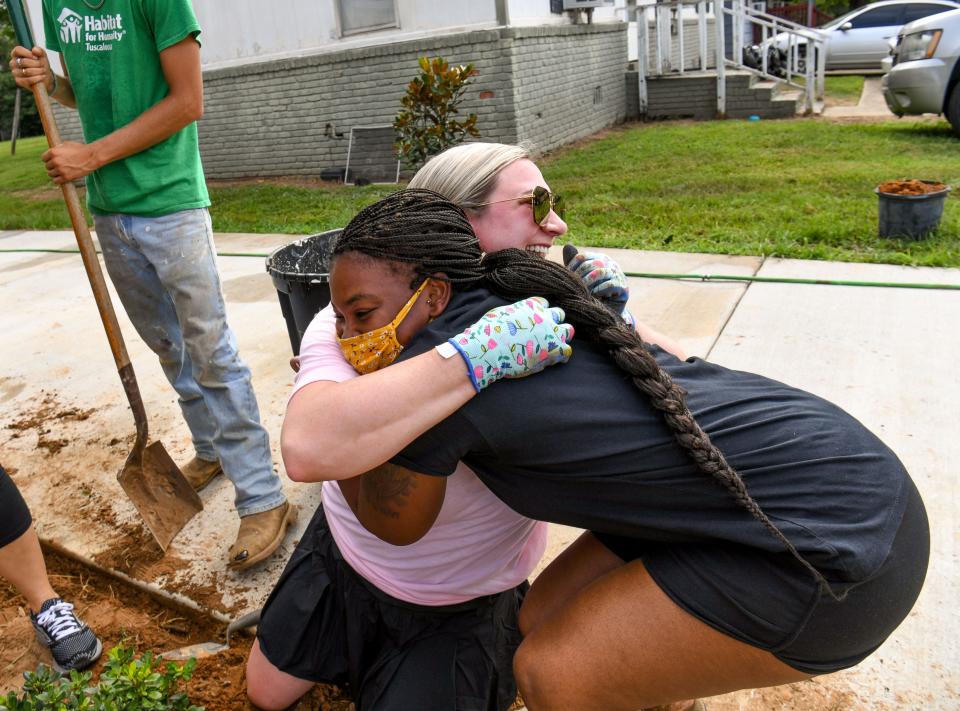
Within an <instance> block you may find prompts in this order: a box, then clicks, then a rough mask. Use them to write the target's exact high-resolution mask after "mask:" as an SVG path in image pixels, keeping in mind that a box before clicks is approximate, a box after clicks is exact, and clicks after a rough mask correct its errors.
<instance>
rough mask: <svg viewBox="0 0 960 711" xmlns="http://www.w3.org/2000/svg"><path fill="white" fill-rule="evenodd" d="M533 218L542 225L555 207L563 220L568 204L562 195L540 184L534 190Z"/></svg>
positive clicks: (555, 210)
mask: <svg viewBox="0 0 960 711" xmlns="http://www.w3.org/2000/svg"><path fill="white" fill-rule="evenodd" d="M532 203H533V220H534V222H536V223H537V224H538V225H542V224H543V222H544V220H546V219H547V216H548V215H549V214H550V210H551V209H553V211H554V212H556V213H557V216H558V217H559V218H560V219H561V220H562V219H563V214H564V212H565V211H566V205H565V203H564V200H563V198H562V197H560V196H559V195H557V194H556V193H550V191H549V190H547V189H546V188H544V187H543V186H540V185H538V186H537V187H536V188H534V190H533V200H532Z"/></svg>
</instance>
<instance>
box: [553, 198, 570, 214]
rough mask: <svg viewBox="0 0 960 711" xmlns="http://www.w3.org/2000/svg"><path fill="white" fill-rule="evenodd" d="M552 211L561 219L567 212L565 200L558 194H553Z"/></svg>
mask: <svg viewBox="0 0 960 711" xmlns="http://www.w3.org/2000/svg"><path fill="white" fill-rule="evenodd" d="M553 211H554V212H555V213H557V217H559V218H560V219H561V220H562V219H563V216H564V215H565V214H566V212H567V201H566V200H564V199H563V197H562V196H560V195H554V196H553Z"/></svg>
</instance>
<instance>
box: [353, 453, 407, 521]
mask: <svg viewBox="0 0 960 711" xmlns="http://www.w3.org/2000/svg"><path fill="white" fill-rule="evenodd" d="M416 488H417V482H416V475H415V474H414V473H413V472H411V471H409V470H408V469H404V468H403V467H398V466H395V465H393V464H389V463H388V464H382V465H381V466H379V467H377V468H376V469H372V470H371V471H369V472H367V473H366V474H364V475H363V477H362V485H361V490H362V492H363V497H364V498H365V499H366V500H367V503H369V504H370V506H371V507H372V508H373V509H374V510H375V511H376V512H377V513H378V514H381V515H383V516H389V517H390V518H399V516H400V512H399V511H397V509H398V508H401V507H403V506H406V505H407V503H408V502H407V498H408V497H409V496H410V495H412V494H413V490H414V489H416Z"/></svg>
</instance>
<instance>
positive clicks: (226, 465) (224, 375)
mask: <svg viewBox="0 0 960 711" xmlns="http://www.w3.org/2000/svg"><path fill="white" fill-rule="evenodd" d="M94 222H95V225H96V229H97V237H98V239H99V241H100V246H101V249H102V250H103V258H104V262H106V265H107V272H109V274H110V278H111V280H112V281H113V285H114V286H115V287H116V289H117V293H118V294H119V295H120V300H121V301H122V302H123V307H124V309H126V312H127V316H129V317H130V320H131V321H132V322H133V325H134V326H135V327H136V329H137V332H138V333H139V334H140V337H141V338H143V340H144V341H145V342H146V343H147V345H148V346H150V349H151V350H153V352H154V353H156V354H157V356H159V358H160V365H161V366H162V367H163V372H164V374H165V375H166V376H167V380H169V381H170V384H171V385H172V386H173V388H174V389H175V390H176V391H177V394H178V395H179V396H180V408H181V410H182V411H183V418H184V419H185V420H186V422H187V426H188V427H189V428H190V433H191V435H192V436H193V444H194V447H195V448H196V452H197V456H198V457H200V458H202V459H207V460H214V459H219V460H220V463H221V465H222V466H223V471H224V473H225V474H226V475H227V477H229V479H230V481H232V482H233V486H234V488H235V489H236V499H235V502H236V507H237V512H238V513H239V514H240V515H241V516H248V515H250V514H255V513H259V512H261V511H267V510H269V509H272V508H276V507H277V506H279V505H280V504H282V503H283V502H284V501H285V500H286V499H285V497H284V495H283V491H282V488H281V484H280V478H279V477H278V476H277V475H276V474H275V473H274V471H273V463H272V459H271V455H270V442H269V439H268V436H267V431H266V430H265V429H264V427H263V425H261V424H260V410H259V408H258V407H257V400H256V396H255V395H254V394H253V387H252V386H251V384H250V370H249V369H248V368H247V366H246V365H245V364H244V363H243V361H241V360H240V356H239V354H238V353H237V342H236V338H234V335H233V332H232V331H231V330H230V327H229V326H228V325H227V316H226V309H225V305H224V301H223V293H222V291H221V289H220V276H219V274H218V273H217V265H216V261H215V254H214V247H213V229H212V227H211V224H210V214H209V212H207V210H206V209H196V210H184V211H182V212H174V213H172V214H169V215H164V216H162V217H137V216H134V215H122V214H114V215H107V216H101V215H96V216H94Z"/></svg>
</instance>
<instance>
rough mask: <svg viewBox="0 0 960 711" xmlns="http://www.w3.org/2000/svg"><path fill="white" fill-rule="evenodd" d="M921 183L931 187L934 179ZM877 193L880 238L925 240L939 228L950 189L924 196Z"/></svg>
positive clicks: (876, 189)
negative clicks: (878, 199)
mask: <svg viewBox="0 0 960 711" xmlns="http://www.w3.org/2000/svg"><path fill="white" fill-rule="evenodd" d="M921 182H924V183H928V184H932V183H933V181H931V180H923V181H921ZM874 192H875V193H876V194H877V197H878V198H880V205H879V210H880V236H881V237H903V238H907V239H922V238H924V237H926V236H927V235H929V234H930V233H931V232H933V231H934V230H936V229H937V227H939V226H940V218H941V217H942V216H943V204H944V203H945V202H946V200H947V194H948V193H949V192H950V186H946V187H945V188H944V189H943V190H938V191H937V192H935V193H926V194H924V195H899V194H896V193H882V192H880V188H875V189H874Z"/></svg>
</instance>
